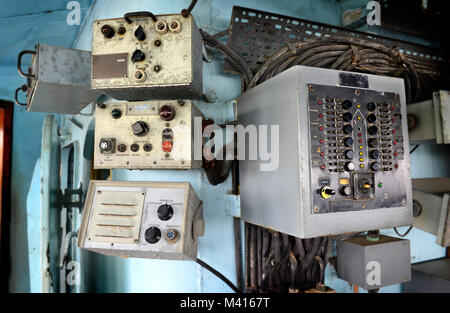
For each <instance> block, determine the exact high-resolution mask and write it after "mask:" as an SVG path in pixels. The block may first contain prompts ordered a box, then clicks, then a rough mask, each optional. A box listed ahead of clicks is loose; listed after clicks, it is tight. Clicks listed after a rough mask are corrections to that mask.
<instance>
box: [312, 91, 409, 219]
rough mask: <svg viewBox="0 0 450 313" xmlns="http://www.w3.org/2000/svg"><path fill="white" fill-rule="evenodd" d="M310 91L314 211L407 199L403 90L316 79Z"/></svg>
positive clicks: (368, 207)
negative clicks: (318, 82) (328, 83)
mask: <svg viewBox="0 0 450 313" xmlns="http://www.w3.org/2000/svg"><path fill="white" fill-rule="evenodd" d="M308 91H309V103H308V104H309V129H310V142H311V184H312V187H313V190H315V191H316V192H313V212H314V213H329V212H343V211H359V210H371V209H377V208H390V207H398V206H402V205H404V204H405V203H406V185H405V184H401V183H399V182H401V181H404V180H405V179H408V175H407V173H406V171H407V170H408V167H407V164H405V161H404V145H403V144H404V138H403V128H402V114H401V111H400V100H399V95H398V94H397V93H392V92H382V91H373V90H367V89H362V88H349V87H336V86H325V85H314V84H310V85H309V86H308ZM354 200H357V201H354Z"/></svg>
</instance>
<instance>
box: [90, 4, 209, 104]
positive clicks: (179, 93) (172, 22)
mask: <svg viewBox="0 0 450 313" xmlns="http://www.w3.org/2000/svg"><path fill="white" fill-rule="evenodd" d="M144 13H145V12H139V14H137V13H136V14H132V16H128V17H127V15H126V16H125V17H124V18H115V19H108V20H98V21H95V22H94V24H93V28H92V79H91V87H92V89H93V90H97V91H99V92H102V93H104V94H106V95H109V96H111V97H113V98H115V99H118V100H127V101H137V100H152V99H180V98H181V99H194V98H198V97H200V96H202V94H203V90H202V88H203V81H202V64H203V59H202V39H201V35H200V32H199V30H198V28H197V26H196V24H195V21H194V19H193V17H192V16H191V15H190V16H188V17H183V16H182V15H157V16H154V15H153V14H150V15H146V14H144Z"/></svg>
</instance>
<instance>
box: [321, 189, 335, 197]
mask: <svg viewBox="0 0 450 313" xmlns="http://www.w3.org/2000/svg"><path fill="white" fill-rule="evenodd" d="M323 192H325V193H326V194H327V195H329V196H332V195H335V194H336V191H334V189H331V188H326V189H324V191H323Z"/></svg>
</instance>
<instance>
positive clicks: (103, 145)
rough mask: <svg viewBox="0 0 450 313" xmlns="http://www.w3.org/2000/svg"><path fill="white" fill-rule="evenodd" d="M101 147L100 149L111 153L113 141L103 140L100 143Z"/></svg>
mask: <svg viewBox="0 0 450 313" xmlns="http://www.w3.org/2000/svg"><path fill="white" fill-rule="evenodd" d="M99 146H100V149H101V150H103V151H111V149H112V147H113V146H112V142H111V140H102V141H100V144H99Z"/></svg>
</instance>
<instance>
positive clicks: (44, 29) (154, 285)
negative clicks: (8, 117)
mask: <svg viewBox="0 0 450 313" xmlns="http://www.w3.org/2000/svg"><path fill="white" fill-rule="evenodd" d="M17 2H23V3H22V4H23V5H21V6H19V5H17V8H16V9H14V5H12V4H11V3H12V1H9V0H8V1H5V0H0V12H1V13H0V35H2V37H3V38H5V39H4V40H5V43H6V44H7V45H3V44H2V46H0V98H2V99H11V98H12V95H13V91H14V90H15V89H16V88H17V87H18V86H19V85H21V84H22V83H23V82H24V79H23V78H21V77H20V76H18V74H17V72H16V69H15V67H14V66H15V58H16V55H17V53H18V52H19V51H20V50H22V49H25V48H26V49H30V48H32V47H33V46H34V44H35V43H37V42H42V43H51V44H55V45H59V46H74V47H76V48H79V49H84V50H91V39H92V35H91V29H90V28H91V25H92V22H93V21H94V20H96V19H103V18H115V17H119V16H122V15H123V14H124V13H127V12H131V11H145V10H148V11H152V12H153V13H155V14H163V13H175V12H179V11H180V10H181V9H182V8H184V7H187V5H188V4H189V2H190V1H188V0H173V1H162V0H161V1H156V0H153V1H148V0H129V1H123V0H122V1H120V0H107V1H106V0H98V1H95V2H94V4H93V6H92V7H91V8H90V10H88V8H87V6H88V5H89V4H90V3H91V1H80V3H82V7H84V9H83V17H84V16H87V17H86V19H85V21H84V23H82V25H81V26H68V25H67V24H66V21H65V19H66V15H67V13H68V11H67V10H64V8H65V4H66V3H67V2H68V1H62V0H61V1H59V0H52V1H45V2H44V1H40V2H38V1H31V0H30V1H25V0H22V1H14V3H17ZM233 5H240V6H247V7H251V8H257V9H260V10H266V11H271V12H276V13H281V14H285V15H292V16H297V17H300V18H304V19H309V20H314V21H318V22H324V23H328V24H332V25H340V19H341V14H342V7H341V4H340V3H339V2H335V1H328V0H316V1H313V0H304V1H293V0H279V1H268V0H264V1H262V0H247V1H243V0H239V1H221V0H203V1H199V3H198V4H197V6H196V8H195V9H194V11H193V15H194V17H195V19H196V21H197V24H198V26H199V27H201V28H203V29H204V30H206V31H208V32H209V33H215V32H219V31H222V30H224V29H226V28H227V27H228V25H229V21H230V16H231V11H232V7H233ZM2 9H5V10H2ZM47 10H52V11H53V12H52V13H47V14H45V13H43V12H45V11H47ZM24 14H26V16H23V15H24ZM16 33H20V34H21V35H20V36H15V34H16ZM17 38H21V40H18V39H17ZM222 60H223V59H222V58H221V57H220V56H218V55H216V56H215V61H214V62H213V63H211V64H206V63H205V65H204V84H205V87H204V88H205V90H208V89H210V90H212V91H213V92H215V93H216V95H217V97H218V99H217V101H216V103H214V104H208V103H204V102H201V101H199V102H198V106H199V108H200V109H201V110H202V112H203V113H204V114H205V115H206V117H207V118H209V117H210V118H213V119H215V120H216V122H219V123H221V122H224V121H226V120H228V119H231V118H232V116H231V114H229V110H226V109H225V108H224V107H223V103H226V102H227V101H229V100H231V99H233V98H235V97H236V96H237V95H238V94H239V93H240V79H239V78H237V77H236V76H232V75H229V74H225V73H223V72H222ZM219 86H220V88H219ZM44 116H45V115H44V114H36V113H28V112H25V111H24V110H23V108H19V107H16V108H15V117H14V142H13V144H14V147H13V182H12V185H13V192H12V197H13V199H12V204H13V206H12V207H13V216H12V229H13V234H12V238H11V246H12V251H11V253H12V258H13V271H12V275H11V279H10V288H11V291H30V290H33V291H34V290H37V289H38V288H36V286H35V285H34V284H35V281H36V277H35V273H30V270H29V268H33V271H34V268H35V267H34V266H35V264H36V254H35V253H34V250H33V248H34V247H35V246H36V239H35V238H34V237H33V236H31V234H33V233H32V232H31V230H30V227H31V226H33V227H35V225H36V224H35V222H36V219H37V218H38V217H39V212H38V210H39V207H38V206H37V205H34V206H33V205H32V203H33V202H34V201H31V200H29V201H28V202H27V196H28V197H29V199H36V197H38V196H39V190H40V183H39V180H36V179H35V180H33V181H31V179H32V174H33V171H34V169H35V164H36V160H37V159H38V158H39V155H40V141H41V128H42V121H43V117H44ZM86 123H89V122H86ZM85 127H88V125H85ZM72 128H73V129H72V130H73V134H74V140H78V139H79V140H80V142H84V138H83V139H80V138H78V137H77V136H78V135H77V131H75V129H74V127H72ZM68 129H69V131H70V130H71V128H70V127H68ZM80 136H81V135H80ZM443 149H444V150H443ZM82 150H83V149H81V151H82ZM80 154H81V152H80ZM80 157H81V156H80ZM447 157H448V150H445V148H442V147H433V146H430V147H421V148H419V149H418V150H417V151H416V152H415V153H414V154H413V155H412V162H413V164H412V172H413V177H430V176H448V175H449V171H450V168H449V165H448V162H447ZM430 160H432V161H431V162H430ZM112 177H113V179H123V180H165V181H189V182H191V183H192V185H193V187H194V189H195V190H196V192H197V193H198V195H199V197H200V198H201V199H202V200H203V201H204V206H205V212H204V214H205V219H206V233H205V237H203V238H202V239H201V241H200V249H199V257H200V258H202V259H204V260H205V261H206V262H207V263H209V264H210V265H212V266H213V267H215V268H216V269H218V270H219V271H221V272H222V273H223V274H224V275H226V276H227V277H229V278H230V279H231V280H232V281H234V280H235V268H234V245H233V243H234V238H233V224H232V217H231V216H229V215H228V214H227V210H229V209H230V208H229V207H227V206H229V205H233V201H230V200H229V198H228V197H227V196H226V195H227V194H228V193H229V191H230V190H231V182H230V180H228V181H227V182H225V183H224V184H221V185H220V186H215V187H214V186H211V185H210V184H209V183H208V181H207V179H206V176H205V174H204V173H203V172H202V171H200V170H194V171H126V170H120V171H113V172H112ZM83 185H84V186H87V182H86V181H84V182H83ZM230 203H231V204H230ZM234 205H235V203H234ZM27 216H28V220H29V221H30V222H28V223H29V225H27ZM31 221H33V223H31ZM27 229H28V231H27ZM401 231H403V230H401ZM386 233H388V234H391V235H392V231H391V230H387V231H386ZM24 238H30V239H29V240H28V241H27V240H24ZM33 238H34V239H33ZM408 238H411V240H412V256H413V261H420V260H426V259H430V258H436V257H440V256H442V255H443V249H442V248H439V247H437V246H436V245H434V238H433V236H430V235H428V234H425V233H423V232H421V231H419V230H413V231H412V232H411V233H410V235H409V236H408ZM28 260H31V261H28ZM82 267H83V272H84V274H85V275H84V276H85V277H86V276H87V277H88V278H87V279H85V280H84V281H83V284H82V286H81V290H82V291H105V292H136V291H144V292H145V291H153V292H170V291H175V292H205V291H206V292H228V291H229V288H228V287H227V286H225V285H224V284H223V283H222V282H221V281H219V280H218V279H217V278H216V277H214V276H213V275H211V274H210V273H209V272H206V271H205V270H203V269H202V268H199V267H198V266H197V265H196V264H194V263H192V262H181V261H172V262H169V261H161V260H144V259H122V258H115V257H105V256H102V255H98V254H94V253H86V254H85V255H84V257H83V259H82ZM30 277H31V278H30ZM326 282H327V284H328V285H330V286H331V287H333V288H335V289H336V290H338V291H340V292H350V291H351V289H350V286H348V284H347V283H346V282H343V281H342V280H339V279H337V278H336V276H335V273H334V270H333V269H332V268H330V267H329V268H328V270H327V275H326ZM382 290H383V291H400V287H399V286H393V287H390V288H385V289H382Z"/></svg>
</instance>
